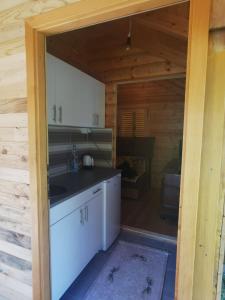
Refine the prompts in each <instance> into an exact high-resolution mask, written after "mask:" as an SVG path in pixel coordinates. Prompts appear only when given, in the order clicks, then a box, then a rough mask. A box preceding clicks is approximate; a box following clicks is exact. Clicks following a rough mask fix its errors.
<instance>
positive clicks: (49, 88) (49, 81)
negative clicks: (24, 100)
mask: <svg viewBox="0 0 225 300" xmlns="http://www.w3.org/2000/svg"><path fill="white" fill-rule="evenodd" d="M46 59H47V61H46V100H47V103H48V123H49V124H50V125H55V124H56V121H57V120H56V113H57V112H56V97H55V80H56V77H55V65H56V58H55V57H54V56H52V55H49V54H47V57H46Z"/></svg>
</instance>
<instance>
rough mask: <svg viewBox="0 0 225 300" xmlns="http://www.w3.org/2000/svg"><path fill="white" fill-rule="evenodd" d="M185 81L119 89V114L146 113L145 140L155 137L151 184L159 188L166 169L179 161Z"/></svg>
mask: <svg viewBox="0 0 225 300" xmlns="http://www.w3.org/2000/svg"><path fill="white" fill-rule="evenodd" d="M184 93H185V79H184V78H182V79H170V80H161V81H150V82H142V83H136V84H124V85H118V93H117V95H118V96H117V97H118V100H117V101H118V114H119V115H120V114H121V113H122V114H123V111H127V110H129V111H130V110H132V111H135V110H138V109H141V108H143V109H145V110H146V111H147V115H148V117H147V119H146V122H145V136H153V137H155V145H154V155H153V160H152V171H151V175H152V176H151V182H152V183H151V184H152V187H154V188H160V187H161V183H162V179H163V176H164V173H165V167H166V166H167V165H168V163H169V162H171V161H172V160H174V159H175V160H177V161H178V157H179V143H180V140H181V139H182V134H183V118H184Z"/></svg>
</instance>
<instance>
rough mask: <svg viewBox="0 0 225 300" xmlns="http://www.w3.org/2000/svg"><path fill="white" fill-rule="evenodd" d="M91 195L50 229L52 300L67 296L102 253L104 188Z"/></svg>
mask: <svg viewBox="0 0 225 300" xmlns="http://www.w3.org/2000/svg"><path fill="white" fill-rule="evenodd" d="M88 195H89V197H90V198H89V199H84V200H83V204H82V205H81V206H80V207H79V208H76V209H75V210H74V211H72V212H70V213H69V214H67V215H66V216H64V217H63V218H62V219H59V220H58V221H57V222H56V223H54V224H52V225H51V226H50V238H51V241H50V245H51V284H52V289H51V290H52V300H58V299H59V298H60V297H61V296H62V295H63V294H64V293H65V291H66V290H67V289H68V288H69V286H70V285H71V284H72V283H73V281H74V280H75V279H76V277H77V276H78V275H79V274H80V272H81V271H82V270H83V268H84V267H85V266H86V265H87V264H88V262H89V261H90V260H91V259H92V258H93V257H94V255H95V254H96V253H97V252H98V251H99V250H101V249H102V207H103V204H102V201H103V191H102V188H99V186H98V187H97V188H96V189H92V191H91V196H90V193H89V194H88ZM59 205H60V204H59Z"/></svg>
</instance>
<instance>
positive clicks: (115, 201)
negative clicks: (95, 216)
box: [103, 174, 121, 250]
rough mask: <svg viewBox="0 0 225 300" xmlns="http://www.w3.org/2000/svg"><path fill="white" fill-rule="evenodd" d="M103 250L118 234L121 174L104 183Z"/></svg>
mask: <svg viewBox="0 0 225 300" xmlns="http://www.w3.org/2000/svg"><path fill="white" fill-rule="evenodd" d="M103 186H104V198H103V250H107V249H108V248H109V247H110V246H111V245H112V243H113V242H114V241H115V239H116V238H117V236H118V234H119V233H120V211H121V174H118V175H116V176H114V177H112V178H110V179H109V180H106V181H104V183H103Z"/></svg>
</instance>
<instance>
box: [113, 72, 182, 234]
mask: <svg viewBox="0 0 225 300" xmlns="http://www.w3.org/2000/svg"><path fill="white" fill-rule="evenodd" d="M184 98H185V77H184V78H172V79H161V80H157V79H155V80H151V81H144V82H138V83H129V84H122V85H119V86H118V91H117V99H118V105H117V115H118V123H117V124H118V127H117V166H118V167H119V168H121V169H122V170H123V171H122V222H123V224H124V225H127V226H131V227H137V228H140V229H144V230H148V231H151V232H154V233H158V234H163V235H167V236H172V237H176V235H177V222H178V210H179V192H180V174H181V158H182V157H181V156H182V137H183V119H184Z"/></svg>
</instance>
